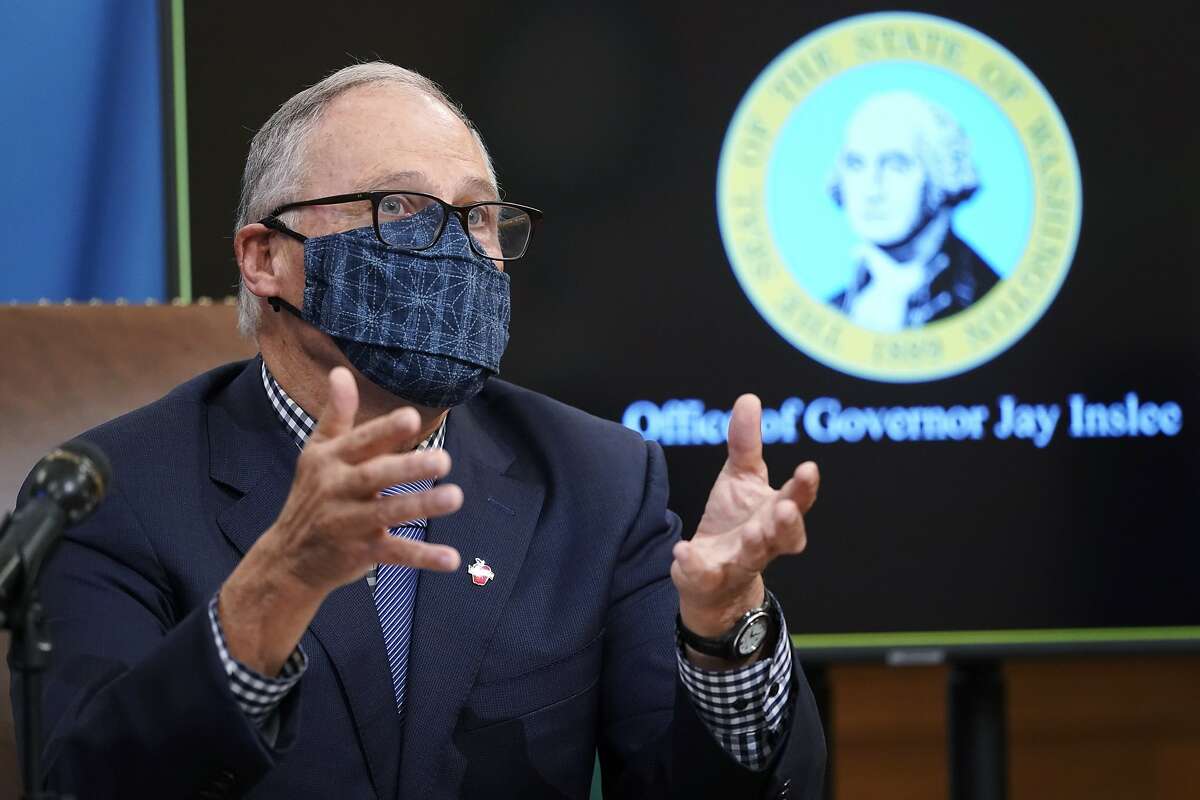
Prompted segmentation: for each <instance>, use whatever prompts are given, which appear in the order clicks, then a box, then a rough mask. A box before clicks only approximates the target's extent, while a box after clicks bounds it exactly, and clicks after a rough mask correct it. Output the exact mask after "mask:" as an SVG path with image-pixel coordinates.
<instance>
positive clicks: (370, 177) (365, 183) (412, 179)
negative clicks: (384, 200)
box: [357, 168, 497, 200]
mask: <svg viewBox="0 0 1200 800" xmlns="http://www.w3.org/2000/svg"><path fill="white" fill-rule="evenodd" d="M436 183H437V181H434V180H432V179H431V178H430V177H429V176H428V175H426V174H425V173H424V172H422V171H421V170H414V169H409V170H399V171H397V170H391V169H386V168H384V169H375V170H370V171H368V172H367V173H366V174H365V176H364V177H362V178H361V179H359V180H358V181H357V186H358V187H359V188H360V189H361V190H362V191H364V192H372V191H378V190H382V189H411V190H413V191H418V192H427V193H432V192H434V191H435V188H436V186H435V184H436ZM453 188H454V190H455V196H470V197H477V198H478V199H480V200H495V199H497V197H496V195H497V192H496V185H495V184H494V183H492V181H491V180H490V179H488V178H485V177H482V176H480V175H464V176H462V177H460V178H459V179H458V182H457V183H456V184H455V186H454V187H453ZM443 199H450V198H443Z"/></svg>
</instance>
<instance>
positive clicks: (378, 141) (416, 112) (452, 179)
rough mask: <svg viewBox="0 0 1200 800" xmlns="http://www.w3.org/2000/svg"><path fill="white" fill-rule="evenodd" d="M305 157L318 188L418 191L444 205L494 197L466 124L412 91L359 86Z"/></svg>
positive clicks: (327, 116)
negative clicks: (469, 197) (444, 201)
mask: <svg viewBox="0 0 1200 800" xmlns="http://www.w3.org/2000/svg"><path fill="white" fill-rule="evenodd" d="M307 155H308V156H309V159H308V161H309V164H308V166H309V169H310V178H311V180H312V181H313V182H314V184H315V185H314V187H313V188H314V189H318V190H320V191H327V190H328V191H331V192H348V191H363V190H367V189H413V190H416V191H425V192H429V193H431V194H439V193H440V194H449V195H451V196H447V197H445V199H447V200H450V199H452V197H457V196H459V195H460V194H462V193H467V194H470V195H472V196H475V195H480V194H482V195H483V196H482V197H480V198H479V199H486V198H487V197H488V196H491V195H494V194H495V193H496V188H495V185H494V183H493V182H492V180H491V176H490V173H489V171H488V168H487V162H486V160H485V157H484V154H483V152H482V150H481V148H480V145H479V143H478V142H477V141H476V139H475V136H474V134H473V133H472V132H471V130H470V129H469V128H468V127H467V125H466V123H465V122H463V120H462V119H460V118H459V117H458V115H457V114H455V113H454V112H453V111H451V110H450V109H449V108H448V107H446V105H445V104H444V103H442V102H441V101H440V100H437V99H435V98H433V97H430V96H428V95H426V94H424V93H422V92H419V91H417V90H415V89H410V88H408V87H403V86H394V85H386V84H385V85H379V86H367V87H358V88H355V89H351V90H349V91H347V92H346V93H344V94H343V95H341V96H339V97H337V98H335V99H334V100H333V101H332V102H331V103H330V104H329V107H328V108H327V109H326V111H325V113H324V114H323V115H322V118H321V122H320V123H319V124H318V127H317V129H316V130H315V131H314V132H313V137H312V139H311V140H310V146H309V151H308V154H307Z"/></svg>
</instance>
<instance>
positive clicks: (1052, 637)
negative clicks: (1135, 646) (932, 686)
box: [792, 627, 1200, 650]
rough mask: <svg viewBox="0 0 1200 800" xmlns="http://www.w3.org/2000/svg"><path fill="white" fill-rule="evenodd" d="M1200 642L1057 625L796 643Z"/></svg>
mask: <svg viewBox="0 0 1200 800" xmlns="http://www.w3.org/2000/svg"><path fill="white" fill-rule="evenodd" d="M1166 641H1170V642H1185V641H1195V642H1197V643H1200V627H1173V628H1055V629H1039V628H1034V629H1029V630H1006V631H940V632H939V631H925V632H912V633H832V634H798V635H795V636H792V644H794V645H795V646H796V647H798V648H800V649H802V650H819V649H836V648H843V647H870V648H878V649H888V648H900V647H953V646H956V645H974V646H978V645H1022V644H1029V645H1047V644H1098V643H1105V644H1121V643H1125V642H1130V643H1137V642H1166Z"/></svg>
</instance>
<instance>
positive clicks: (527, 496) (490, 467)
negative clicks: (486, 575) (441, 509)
mask: <svg viewBox="0 0 1200 800" xmlns="http://www.w3.org/2000/svg"><path fill="white" fill-rule="evenodd" d="M475 407H476V403H472V404H470V405H467V406H461V407H458V408H456V409H454V410H453V411H452V412H451V413H450V420H449V423H448V427H447V432H446V445H445V446H446V449H447V451H449V453H450V455H451V457H452V458H453V460H454V465H453V468H452V471H451V473H450V475H449V476H448V478H447V479H446V480H447V481H449V482H452V483H457V484H458V485H459V486H461V487H462V490H463V496H464V501H463V507H462V508H461V509H460V510H459V511H458V513H456V514H454V515H452V516H450V517H444V518H440V519H432V520H430V523H429V529H428V531H427V538H428V540H429V541H431V542H438V543H441V544H448V545H451V546H453V547H456V548H457V549H458V551H459V553H460V554H461V555H462V559H463V563H462V565H461V566H460V567H459V569H458V570H457V571H456V572H453V573H436V572H423V573H421V576H420V580H419V583H418V585H417V597H416V606H415V609H414V612H413V632H412V644H411V650H410V652H409V668H408V685H407V688H406V690H405V697H406V699H405V705H406V709H405V715H404V737H403V751H402V756H401V770H400V779H401V788H400V797H402V798H419V797H426V796H429V795H430V793H431V792H434V790H435V785H436V784H435V781H437V779H438V777H439V773H440V772H441V771H442V770H444V769H445V760H444V759H445V757H446V756H447V750H448V749H449V748H450V738H451V733H452V731H453V729H454V725H455V721H456V719H457V717H458V714H459V713H460V711H461V710H462V707H463V705H464V703H465V701H466V698H467V694H468V692H469V690H470V688H471V686H472V684H473V683H474V680H475V675H476V673H477V672H478V669H479V664H480V661H481V660H482V657H483V653H484V652H485V651H486V650H487V649H488V646H489V644H490V643H491V639H492V636H493V634H494V631H495V627H496V621H497V619H498V617H499V614H500V611H501V609H502V608H503V606H504V604H505V602H506V601H507V599H508V597H509V594H510V593H511V592H512V588H513V585H514V584H515V582H516V580H517V576H518V574H519V573H520V571H521V564H522V562H523V561H524V559H525V553H526V550H527V549H528V547H529V541H530V538H531V536H532V534H533V530H534V528H535V525H536V523H537V519H538V516H539V513H540V511H541V507H542V496H543V489H542V487H541V486H540V485H534V484H531V483H527V482H523V481H521V480H518V479H516V478H513V477H510V476H509V475H507V474H505V470H506V468H507V467H508V466H509V465H510V464H511V462H512V460H513V459H512V456H511V454H509V453H508V452H507V451H506V450H505V449H504V448H503V447H501V446H500V445H499V443H498V442H496V441H495V440H494V439H493V437H492V436H491V435H490V434H489V433H488V432H487V430H486V429H485V428H484V427H483V425H482V424H481V423H480V421H479V420H478V419H477V417H476V412H475V411H474V408H475ZM477 558H481V559H483V560H484V561H486V562H487V565H488V566H489V567H491V568H492V570H493V572H494V574H495V577H494V578H492V579H491V580H490V581H488V582H487V583H486V584H485V585H482V586H480V585H476V584H475V583H473V582H472V580H471V576H470V574H468V572H467V569H468V568H469V567H470V565H471V564H472V562H474V560H475V559H477ZM459 766H460V767H461V765H459Z"/></svg>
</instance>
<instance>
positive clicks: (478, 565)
mask: <svg viewBox="0 0 1200 800" xmlns="http://www.w3.org/2000/svg"><path fill="white" fill-rule="evenodd" d="M467 572H468V573H470V575H471V582H472V583H474V584H475V585H476V586H487V582H488V581H490V580H491V579H492V578H494V577H496V573H495V572H493V571H492V568H491V567H489V566H488V565H487V562H486V561H484V560H483V559H482V558H477V559H475V563H474V564H472V565H471V566H469V567H467Z"/></svg>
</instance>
